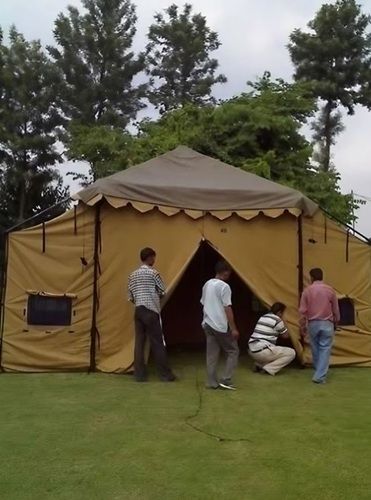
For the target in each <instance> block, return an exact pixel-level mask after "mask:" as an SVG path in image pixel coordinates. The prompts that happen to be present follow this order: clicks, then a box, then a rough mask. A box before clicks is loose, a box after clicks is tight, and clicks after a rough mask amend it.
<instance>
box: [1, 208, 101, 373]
mask: <svg viewBox="0 0 371 500" xmlns="http://www.w3.org/2000/svg"><path fill="white" fill-rule="evenodd" d="M94 213H95V209H94V208H88V207H84V206H79V207H77V209H76V211H75V210H71V211H69V212H67V213H65V214H64V215H62V216H60V217H58V218H56V219H54V220H52V221H50V222H48V223H46V224H45V225H44V226H43V225H39V226H35V227H33V228H31V229H27V230H23V231H19V232H14V233H10V234H9V243H8V266H7V282H6V290H5V307H4V324H3V339H2V359H1V365H2V368H3V369H4V370H5V371H21V372H43V371H64V370H87V369H88V368H89V365H90V331H91V318H92V286H93V269H94V259H93V252H94ZM29 291H35V292H46V293H49V294H66V293H68V294H73V295H75V296H76V298H74V299H73V301H72V310H73V312H72V316H71V318H72V320H71V321H72V323H71V325H69V326H63V327H60V326H59V327H53V326H44V327H41V326H31V325H28V321H27V305H28V298H29V293H28V292H29Z"/></svg>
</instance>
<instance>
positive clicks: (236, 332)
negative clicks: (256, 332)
mask: <svg viewBox="0 0 371 500" xmlns="http://www.w3.org/2000/svg"><path fill="white" fill-rule="evenodd" d="M231 335H232V337H233V338H234V339H235V340H238V339H239V337H240V332H239V331H238V330H237V328H233V330H231Z"/></svg>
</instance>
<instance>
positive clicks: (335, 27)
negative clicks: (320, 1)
mask: <svg viewBox="0 0 371 500" xmlns="http://www.w3.org/2000/svg"><path fill="white" fill-rule="evenodd" d="M370 21H371V17H370V16H369V15H366V14H364V13H362V9H361V5H359V4H357V3H356V1H355V0H337V1H336V2H335V3H333V4H324V5H323V6H322V7H321V8H320V10H319V11H318V12H317V14H316V16H315V18H314V19H313V20H312V21H310V22H309V23H308V28H309V32H304V31H302V30H300V29H297V30H295V31H294V32H293V33H292V34H291V36H290V44H289V51H290V55H291V59H292V61H293V63H294V66H295V79H296V80H297V81H305V82H310V83H311V85H312V91H313V95H314V96H316V97H317V98H319V99H321V100H322V101H324V102H325V104H324V106H323V107H322V112H321V116H320V117H319V119H318V123H317V124H316V130H315V132H316V140H317V141H318V143H319V149H320V166H321V167H322V168H323V169H324V170H329V169H330V168H331V155H330V149H331V145H332V144H334V142H335V140H336V136H337V134H339V133H340V131H341V130H342V128H341V127H340V126H339V125H340V115H339V113H337V112H336V110H337V109H338V108H339V107H340V106H342V107H344V108H345V109H346V110H347V112H348V113H349V114H353V113H354V108H355V106H356V105H357V104H361V105H364V106H367V107H371V87H370V78H371V34H370V32H369V26H370Z"/></svg>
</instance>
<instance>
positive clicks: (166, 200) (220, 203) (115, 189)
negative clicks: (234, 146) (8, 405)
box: [75, 146, 318, 216]
mask: <svg viewBox="0 0 371 500" xmlns="http://www.w3.org/2000/svg"><path fill="white" fill-rule="evenodd" d="M99 195H100V196H99ZM101 197H108V198H109V197H113V198H120V199H123V200H127V201H128V202H130V201H132V202H143V203H150V204H153V205H156V206H167V207H176V208H179V209H188V210H203V211H215V210H248V209H261V210H264V209H270V208H282V209H284V208H287V209H288V208H298V209H300V210H302V211H303V213H304V214H305V215H309V216H310V215H313V214H314V212H316V210H317V208H318V207H317V205H316V204H315V203H313V202H312V201H311V200H309V198H307V197H306V196H304V195H303V194H302V193H300V192H299V191H296V190H294V189H291V188H289V187H286V186H282V185H280V184H277V183H274V182H271V181H269V180H267V179H263V178H262V177H259V176H257V175H254V174H251V173H249V172H245V171H243V170H241V169H239V168H236V167H232V166H231V165H227V164H226V163H223V162H221V161H219V160H216V159H214V158H210V157H208V156H205V155H202V154H200V153H197V152H196V151H193V150H192V149H190V148H187V147H185V146H179V147H177V148H176V149H174V150H173V151H169V152H168V153H165V154H163V155H161V156H158V157H157V158H153V159H152V160H149V161H146V162H144V163H142V164H140V165H137V166H135V167H131V168H129V169H127V170H123V171H121V172H118V173H116V174H114V175H111V176H110V177H106V178H104V179H99V180H98V181H96V182H94V183H93V184H92V185H91V186H89V187H87V188H86V189H83V190H82V191H80V192H79V193H78V194H77V195H76V196H75V199H78V200H81V201H83V202H84V203H89V202H90V204H94V200H96V201H98V199H101Z"/></svg>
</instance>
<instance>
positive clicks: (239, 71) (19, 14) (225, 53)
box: [0, 0, 371, 236]
mask: <svg viewBox="0 0 371 500" xmlns="http://www.w3.org/2000/svg"><path fill="white" fill-rule="evenodd" d="M134 3H136V5H137V14H138V18H139V20H138V33H137V36H136V39H135V48H136V49H138V50H140V49H142V48H143V47H144V45H145V36H146V32H147V28H148V26H149V25H150V24H151V22H152V18H153V14H154V12H156V11H159V10H162V9H163V8H166V7H167V6H168V5H169V4H171V3H176V4H178V5H183V4H184V3H185V2H184V1H180V2H179V1H174V2H172V1H171V0H136V1H135V2H134ZM190 3H192V4H193V5H194V8H195V10H197V11H198V12H202V13H203V14H204V15H205V16H206V17H207V19H208V23H209V25H210V26H211V27H212V28H213V29H215V30H216V31H217V32H218V33H219V35H220V39H221V42H222V44H223V45H222V47H221V48H220V49H219V51H218V53H217V57H218V59H219V62H220V70H221V72H223V73H224V74H225V75H226V76H227V77H228V83H227V84H224V85H220V86H219V87H217V88H215V91H214V93H215V95H216V96H217V97H219V98H226V97H230V96H232V95H234V94H238V93H240V92H241V91H243V90H244V89H245V88H246V81H247V80H252V79H254V78H255V77H257V76H260V75H262V73H263V72H264V71H265V70H269V71H270V72H271V73H272V75H273V76H274V77H282V78H285V79H289V78H290V77H291V75H292V71H293V69H292V65H291V62H290V58H289V55H288V51H287V49H286V45H287V42H288V38H289V34H290V33H291V31H292V30H293V29H294V28H298V27H305V25H306V24H307V22H308V21H309V20H310V19H311V18H312V17H313V15H314V14H315V12H316V11H317V10H318V8H319V7H320V6H321V5H322V4H323V3H329V2H323V1H320V0H194V1H193V2H192V1H190ZM359 3H361V4H362V5H363V8H364V10H365V11H367V12H369V13H371V0H364V1H362V0H361V1H360V2H359ZM69 4H72V5H76V6H79V5H80V1H78V0H70V1H68V0H0V24H1V25H2V26H3V28H5V29H7V28H8V27H9V25H10V24H12V23H14V24H15V25H16V26H17V28H18V29H19V30H20V31H21V32H23V33H24V34H25V36H26V37H27V38H39V39H41V41H42V42H43V43H45V44H47V43H52V42H53V36H52V29H53V22H54V19H55V18H56V16H57V15H58V13H59V12H60V11H62V10H64V9H65V8H66V6H67V5H69ZM344 122H345V126H346V130H345V132H344V133H343V134H342V135H341V136H340V137H339V140H338V144H337V146H336V148H335V149H334V161H335V164H336V166H337V168H338V170H339V172H340V173H341V176H342V182H341V186H342V189H343V192H344V193H348V192H350V191H351V190H353V191H354V192H355V193H359V194H361V195H364V196H368V197H370V198H371V139H370V136H371V127H370V125H371V114H370V113H369V112H368V111H366V110H364V109H359V110H357V112H356V115H355V116H352V117H345V120H344ZM64 168H66V170H65V171H67V170H70V167H63V169H64ZM74 189H76V185H72V190H74ZM357 228H358V229H359V230H360V231H362V232H363V233H365V234H366V235H369V236H371V203H368V204H367V205H366V206H365V207H362V208H361V209H360V211H359V221H358V225H357Z"/></svg>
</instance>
